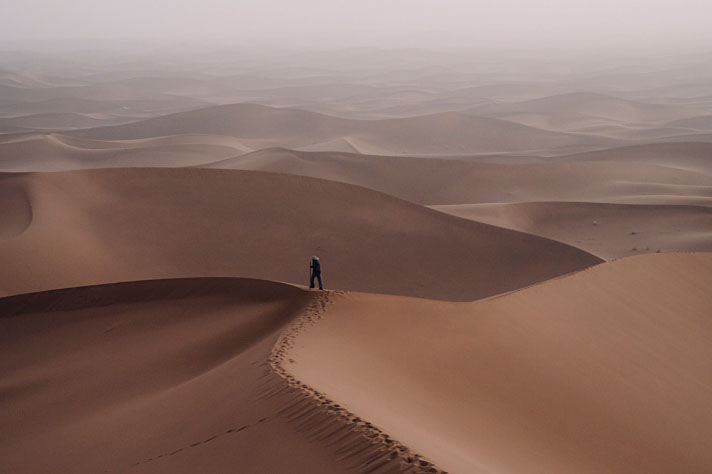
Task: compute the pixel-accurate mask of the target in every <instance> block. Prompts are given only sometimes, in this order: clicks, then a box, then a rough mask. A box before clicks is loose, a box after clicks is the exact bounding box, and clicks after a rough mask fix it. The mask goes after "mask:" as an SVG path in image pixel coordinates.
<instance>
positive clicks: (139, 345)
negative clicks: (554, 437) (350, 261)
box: [0, 279, 417, 474]
mask: <svg viewBox="0 0 712 474" xmlns="http://www.w3.org/2000/svg"><path fill="white" fill-rule="evenodd" d="M315 301H316V299H315V298H313V297H312V295H309V294H307V293H306V292H304V291H301V290H299V289H297V288H294V287H290V286H287V285H281V284H276V283H272V282H265V281H254V280H239V279H194V280H189V279H186V280H163V281H160V280H159V281H144V282H129V283H120V284H113V285H104V286H97V287H84V288H72V289H65V290H58V291H51V292H45V293H34V294H28V295H20V296H15V297H8V298H2V299H0V393H1V394H2V396H1V397H0V423H2V430H0V444H1V445H2V449H0V471H2V472H3V473H7V474H11V473H12V474H15V473H17V474H20V473H23V474H24V473H55V472H72V473H96V472H132V473H134V472H136V473H177V472H185V473H188V472H210V473H234V472H246V473H247V472H254V473H258V472H260V473H268V472H269V473H275V474H277V473H285V474H288V473H289V474H291V473H294V472H310V473H325V474H326V473H329V474H331V473H346V472H357V473H358V472H376V473H384V472H392V473H398V472H404V471H405V469H404V468H401V467H400V466H401V464H403V463H402V462H401V461H400V459H398V458H387V459H384V452H383V451H382V447H381V446H380V445H379V444H377V443H374V442H373V441H372V440H370V439H368V438H366V437H364V436H363V435H362V433H359V432H357V431H354V430H352V429H351V428H350V427H349V426H348V425H346V424H345V423H344V422H343V421H342V420H340V419H339V418H338V417H335V416H333V415H331V414H329V413H327V412H326V411H325V410H323V409H322V408H320V407H319V406H318V405H317V404H315V403H314V402H312V401H310V400H309V399H305V397H304V396H303V395H302V394H301V392H299V391H298V390H296V389H294V388H291V387H290V386H289V385H287V383H286V382H285V381H284V379H282V377H280V376H279V375H277V374H275V373H274V372H273V371H272V370H271V368H270V365H269V363H268V361H269V358H270V356H271V351H272V346H273V345H274V344H275V342H276V341H277V339H278V337H279V334H280V332H281V331H282V330H283V329H284V328H285V327H286V326H288V325H289V324H291V322H292V321H293V320H294V318H295V317H296V316H297V315H299V314H301V313H302V312H304V311H307V312H308V311H311V309H310V308H311V307H312V306H313V304H314V303H315ZM378 464H381V468H377V469H374V466H377V465H378ZM409 472H417V471H409Z"/></svg>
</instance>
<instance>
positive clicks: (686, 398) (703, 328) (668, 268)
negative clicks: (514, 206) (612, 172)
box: [286, 254, 712, 474]
mask: <svg viewBox="0 0 712 474" xmlns="http://www.w3.org/2000/svg"><path fill="white" fill-rule="evenodd" d="M710 282H712V254H662V255H647V256H639V257H633V258H628V259H622V260H617V261H614V262H609V263H605V264H603V265H599V266H597V267H595V268H592V269H589V270H586V271H583V272H580V273H576V274H574V275H570V276H567V277H564V278H560V279H556V280H552V281H549V282H546V283H543V284H541V285H537V286H533V287H531V288H527V289H524V290H521V291H518V292H514V293H510V294H507V295H503V296H501V297H496V298H491V299H487V300H481V301H478V302H474V303H444V302H435V301H427V300H417V299H409V298H403V297H394V296H378V295H364V294H346V295H344V296H337V297H334V298H333V299H332V303H331V305H330V306H329V307H328V308H327V310H326V312H324V313H323V315H322V318H321V319H320V320H318V321H316V322H315V323H314V324H313V325H311V326H308V327H307V328H306V329H304V330H303V331H302V332H301V333H299V334H298V335H297V336H296V339H295V343H294V347H293V349H292V350H291V351H289V353H288V354H287V356H286V357H289V358H291V359H293V360H294V361H295V363H294V364H291V365H289V368H288V369H289V372H290V373H291V374H292V375H294V376H295V377H296V378H298V379H299V380H301V381H302V382H303V383H306V384H308V385H311V386H313V387H318V388H319V390H321V391H322V392H323V393H325V394H326V396H328V397H330V398H332V399H333V400H335V401H336V402H337V403H340V404H341V405H343V406H344V407H346V409H348V410H351V411H353V412H355V413H358V414H359V415H360V416H363V417H365V418H367V419H369V420H370V421H372V422H374V423H375V424H376V425H377V426H379V427H381V428H383V429H385V430H387V431H388V432H389V433H390V434H392V435H394V436H395V437H396V438H398V439H399V440H400V441H402V442H404V443H405V444H407V445H408V446H410V447H411V448H413V449H415V450H416V451H419V452H421V453H422V454H423V455H425V456H428V457H429V458H430V459H432V460H433V461H434V462H435V463H436V464H438V465H439V466H440V467H441V468H443V469H445V470H447V471H449V472H452V473H491V474H496V473H500V472H501V473H504V472H506V473H518V472H521V473H559V472H560V473H571V472H577V473H601V472H610V473H631V474H632V473H640V472H646V473H669V472H690V473H691V472H700V473H701V472H709V471H710V470H712V444H710V440H712V413H711V412H710V410H709V400H710V398H712V362H711V361H712V349H711V348H710V344H709V340H710V337H712V318H711V317H710V315H711V314H712V312H711V311H710V310H711V309H712V286H711V284H710Z"/></svg>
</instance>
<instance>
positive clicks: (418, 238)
mask: <svg viewBox="0 0 712 474" xmlns="http://www.w3.org/2000/svg"><path fill="white" fill-rule="evenodd" d="M18 179H21V180H22V182H24V183H26V184H27V185H30V184H31V185H32V186H33V189H34V190H35V195H34V196H33V201H32V206H33V210H34V221H33V225H32V226H31V227H30V229H29V230H28V231H27V232H26V233H25V234H23V236H22V237H21V238H17V239H13V240H12V241H6V242H5V243H3V244H2V245H0V258H2V259H3V260H4V261H5V262H7V263H6V272H5V273H4V274H3V275H2V277H1V279H2V281H1V282H0V288H2V290H3V291H4V292H5V293H6V294H16V293H23V292H31V291H37V290H43V289H52V288H58V287H66V286H78V285H86V284H96V283H104V282H113V281H127V280H137V279H146V278H175V277H184V276H244V277H251V278H263V279H270V280H279V281H288V282H294V283H300V284H305V283H306V282H307V277H308V259H309V256H310V255H314V254H318V255H319V256H320V257H321V258H322V262H323V265H324V279H325V284H326V286H327V287H328V288H337V289H354V290H359V291H370V292H379V293H395V294H404V295H412V296H421V297H432V298H437V299H451V300H474V299H477V298H480V297H483V296H488V295H492V294H496V293H501V292H504V291H508V290H513V289H516V288H520V287H522V286H526V285H530V284H532V283H536V282H538V281H542V280H546V279H549V278H553V277H556V276H559V275H562V274H565V273H569V272H572V271H576V270H580V269H582V268H585V267H588V266H591V265H595V264H597V263H599V262H600V261H601V260H600V259H598V258H597V257H594V256H592V255H590V254H588V253H586V252H583V251H580V250H578V249H576V248H573V247H570V246H568V245H565V244H560V243H558V242H554V241H551V240H547V239H544V238H540V237H535V236H530V235H527V234H524V233H520V232H516V231H510V230H506V229H500V228H497V227H493V226H490V225H486V224H480V223H476V222H471V221H467V220H464V219H460V218H456V217H452V216H448V215H445V214H442V213H439V212H436V211H432V210H429V209H427V208H423V207H421V206H417V205H415V204H411V203H408V202H405V201H401V200H399V199H396V198H393V197H390V196H387V195H385V194H382V193H378V192H375V191H371V190H368V189H364V188H360V187H356V186H351V185H346V184H342V183H334V182H330V181H324V180H317V179H312V178H304V177H298V176H288V175H280V174H272V173H263V172H248V171H226V170H206V169H135V168H134V169H117V170H89V171H76V172H66V173H48V174H41V173H39V174H25V175H22V176H21V177H18ZM256 236H259V237H256Z"/></svg>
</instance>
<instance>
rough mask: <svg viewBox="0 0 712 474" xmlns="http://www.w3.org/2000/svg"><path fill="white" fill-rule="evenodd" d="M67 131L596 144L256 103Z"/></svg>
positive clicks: (500, 128) (440, 148) (456, 118)
mask: <svg viewBox="0 0 712 474" xmlns="http://www.w3.org/2000/svg"><path fill="white" fill-rule="evenodd" d="M68 133H69V134H70V135H72V136H76V137H83V138H93V139H101V140H127V139H137V138H149V137H156V136H163V135H177V134H181V133H209V134H220V135H228V136H234V137H239V138H243V139H249V140H252V141H253V143H254V144H255V146H254V148H266V147H269V146H282V147H288V148H299V147H306V146H314V145H319V144H320V143H324V142H334V141H337V142H338V141H340V140H341V139H347V140H348V141H349V142H350V143H352V144H354V143H356V145H355V148H356V149H358V150H361V151H363V152H364V153H371V154H395V155H400V154H406V153H412V154H432V153H441V154H457V153H476V152H487V151H524V150H538V149H552V148H557V147H564V146H569V145H575V144H579V143H580V142H581V140H583V141H586V142H591V141H593V142H597V141H600V140H594V139H593V138H590V137H584V138H581V137H578V138H577V137H575V136H573V135H566V134H561V133H554V132H548V131H544V130H539V129H536V128H532V127H527V126H524V125H520V124H515V123H512V122H507V121H504V120H498V119H494V118H482V117H474V116H469V115H465V114H459V113H455V112H447V113H439V114H432V115H422V116H417V117H407V118H397V119H384V120H354V119H344V118H337V117H331V116H327V115H322V114H318V113H315V112H308V111H304V110H298V109H286V108H283V109H280V108H272V107H267V106H263V105H256V104H230V105H220V106H214V107H208V108H204V109H198V110H191V111H188V112H180V113H176V114H170V115H165V116H161V117H156V118H151V119H148V120H143V121H139V122H134V123H130V124H125V125H118V126H107V127H98V128H93V129H87V130H80V131H72V132H68ZM601 143H608V142H606V141H605V140H604V141H602V142H601Z"/></svg>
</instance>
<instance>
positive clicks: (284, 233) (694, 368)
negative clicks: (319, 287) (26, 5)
mask: <svg viewBox="0 0 712 474" xmlns="http://www.w3.org/2000/svg"><path fill="white" fill-rule="evenodd" d="M53 46H54V45H53ZM56 46H57V47H56V48H54V47H53V49H52V52H51V53H47V54H38V53H36V52H33V51H24V50H20V49H18V50H16V49H14V47H13V49H12V51H9V50H6V51H0V57H2V61H0V62H1V63H2V65H0V326H1V327H0V356H1V357H0V446H1V447H0V472H2V473H5V472H10V473H18V474H20V473H21V474H25V473H54V472H78V473H83V472H87V473H89V472H92V473H95V472H126V473H135V472H142V473H182V472H185V473H191V474H192V473H197V472H205V473H220V472H225V473H228V472H246V473H275V474H278V473H288V474H294V473H302V472H304V473H315V474H319V473H336V474H338V473H341V472H344V473H346V472H353V473H364V474H365V473H376V474H386V473H391V474H396V473H401V472H403V473H410V474H423V473H430V474H444V473H445V472H450V473H488V474H499V473H502V474H505V473H508V474H511V473H527V474H529V473H536V472H541V473H562V474H563V473H565V474H569V473H592V474H599V473H603V472H605V473H609V472H610V473H616V474H619V473H621V474H623V473H631V474H633V473H635V474H637V473H643V472H645V473H657V472H659V473H665V474H667V473H678V472H679V473H695V474H697V473H703V472H704V473H707V472H712V457H711V456H710V453H712V445H710V439H712V418H711V417H710V413H711V412H710V410H709V400H711V399H712V380H711V379H710V374H712V366H711V365H710V361H711V360H712V357H711V356H712V353H711V352H710V349H709V347H710V344H709V341H710V336H712V334H711V333H712V328H711V326H710V318H709V315H710V314H712V300H711V299H710V298H711V297H710V295H712V291H711V290H712V288H710V282H712V257H710V255H711V254H709V253H690V252H710V251H712V214H711V213H710V212H712V211H711V209H712V158H711V157H712V120H710V117H712V86H711V84H712V70H710V61H709V55H704V54H698V53H694V54H689V55H687V54H685V55H675V57H666V58H663V57H662V56H664V55H661V56H660V57H658V56H657V55H652V56H650V57H643V56H638V57H635V58H633V57H625V58H623V57H613V56H605V55H604V56H600V57H597V56H593V55H590V54H585V53H581V52H577V53H576V54H575V55H573V56H567V55H566V54H563V53H560V52H556V51H547V52H546V54H539V55H532V54H530V53H526V54H520V53H516V52H510V53H507V54H505V55H502V54H500V53H497V54H491V53H488V52H486V51H484V50H483V51H482V52H480V53H477V54H474V55H473V54H469V53H467V54H462V53H458V52H456V51H450V52H448V53H447V54H443V53H441V52H434V51H429V50H419V49H412V50H411V49H408V50H403V49H390V48H389V49H384V50H381V49H378V48H350V49H345V50H321V49H320V51H310V52H300V51H297V50H291V49H290V50H289V51H279V50H270V51H263V50H261V49H260V48H256V49H255V48H251V47H250V48H249V49H243V50H239V51H238V50H234V51H233V50H230V51H207V50H206V46H205V45H203V46H201V45H198V44H191V45H183V46H181V48H180V53H179V54H178V55H173V54H171V53H170V52H169V51H165V50H160V51H159V50H152V49H151V48H148V49H146V48H143V47H142V48H141V51H140V52H130V51H123V52H121V51H118V50H116V51H115V50H111V51H105V50H104V49H102V48H104V47H103V46H102V45H100V44H96V45H94V44H92V45H86V46H88V47H89V46H90V48H89V49H85V47H84V46H82V51H81V52H80V51H71V50H65V49H63V47H62V46H61V45H56ZM94 47H96V52H93V51H94V50H93V49H92V48H94ZM487 48H489V47H487ZM208 49H209V48H208ZM658 252H660V254H658ZM674 252H682V253H674ZM314 254H317V255H319V256H320V257H321V259H322V264H323V266H324V281H325V284H326V287H327V288H329V289H330V291H328V292H319V293H317V292H311V293H309V292H307V291H305V290H304V289H300V288H298V287H295V286H290V283H292V284H298V285H304V284H306V283H307V276H308V273H307V272H308V262H309V257H310V256H311V255H314ZM641 254H650V255H641ZM620 257H630V258H623V259H619V260H616V259H618V258H620ZM604 260H612V261H608V262H605V263H603V262H604ZM217 277H224V278H217ZM143 280H149V281H143ZM86 285H90V286H86ZM91 285H94V286H91ZM345 291H348V292H345ZM357 292H358V293H357ZM414 297H417V298H414ZM487 298H488V299H487Z"/></svg>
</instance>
